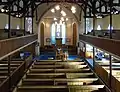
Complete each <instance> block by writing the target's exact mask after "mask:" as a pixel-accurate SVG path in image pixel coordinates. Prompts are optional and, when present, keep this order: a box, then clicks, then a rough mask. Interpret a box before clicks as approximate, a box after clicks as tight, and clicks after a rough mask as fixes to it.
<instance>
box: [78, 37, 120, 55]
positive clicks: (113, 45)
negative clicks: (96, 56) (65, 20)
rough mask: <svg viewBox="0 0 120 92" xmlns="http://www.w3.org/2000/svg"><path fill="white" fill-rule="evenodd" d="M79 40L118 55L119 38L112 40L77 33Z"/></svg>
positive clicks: (119, 53) (119, 52)
mask: <svg viewBox="0 0 120 92" xmlns="http://www.w3.org/2000/svg"><path fill="white" fill-rule="evenodd" d="M79 40H81V41H84V42H86V43H88V44H91V45H93V46H95V47H98V48H100V49H102V50H104V51H107V52H109V53H111V54H113V55H115V56H117V57H120V51H119V47H120V40H113V39H108V38H102V37H95V36H88V35H79Z"/></svg>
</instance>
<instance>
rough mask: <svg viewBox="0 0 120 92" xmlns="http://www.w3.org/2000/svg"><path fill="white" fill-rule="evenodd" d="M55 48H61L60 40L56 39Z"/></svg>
mask: <svg viewBox="0 0 120 92" xmlns="http://www.w3.org/2000/svg"><path fill="white" fill-rule="evenodd" d="M56 46H57V47H62V38H56Z"/></svg>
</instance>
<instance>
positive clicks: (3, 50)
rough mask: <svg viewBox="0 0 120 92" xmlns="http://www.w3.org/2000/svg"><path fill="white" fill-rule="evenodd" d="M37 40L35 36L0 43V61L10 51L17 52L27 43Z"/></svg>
mask: <svg viewBox="0 0 120 92" xmlns="http://www.w3.org/2000/svg"><path fill="white" fill-rule="evenodd" d="M36 40H37V34H34V35H28V36H22V37H17V38H11V39H6V40H1V41H0V59H2V58H4V57H3V56H6V57H7V55H8V54H10V53H12V51H14V50H17V49H18V48H20V47H22V46H25V45H27V44H28V43H31V42H34V41H36Z"/></svg>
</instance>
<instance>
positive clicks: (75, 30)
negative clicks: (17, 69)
mask: <svg viewBox="0 0 120 92" xmlns="http://www.w3.org/2000/svg"><path fill="white" fill-rule="evenodd" d="M76 42H77V26H76V23H74V24H73V45H74V46H76Z"/></svg>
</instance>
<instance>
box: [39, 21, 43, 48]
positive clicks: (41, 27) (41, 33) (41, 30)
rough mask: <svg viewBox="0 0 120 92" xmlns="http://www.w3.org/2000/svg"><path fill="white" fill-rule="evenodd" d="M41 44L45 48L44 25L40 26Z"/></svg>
mask: <svg viewBox="0 0 120 92" xmlns="http://www.w3.org/2000/svg"><path fill="white" fill-rule="evenodd" d="M40 42H41V46H44V24H43V23H41V25H40Z"/></svg>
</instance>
